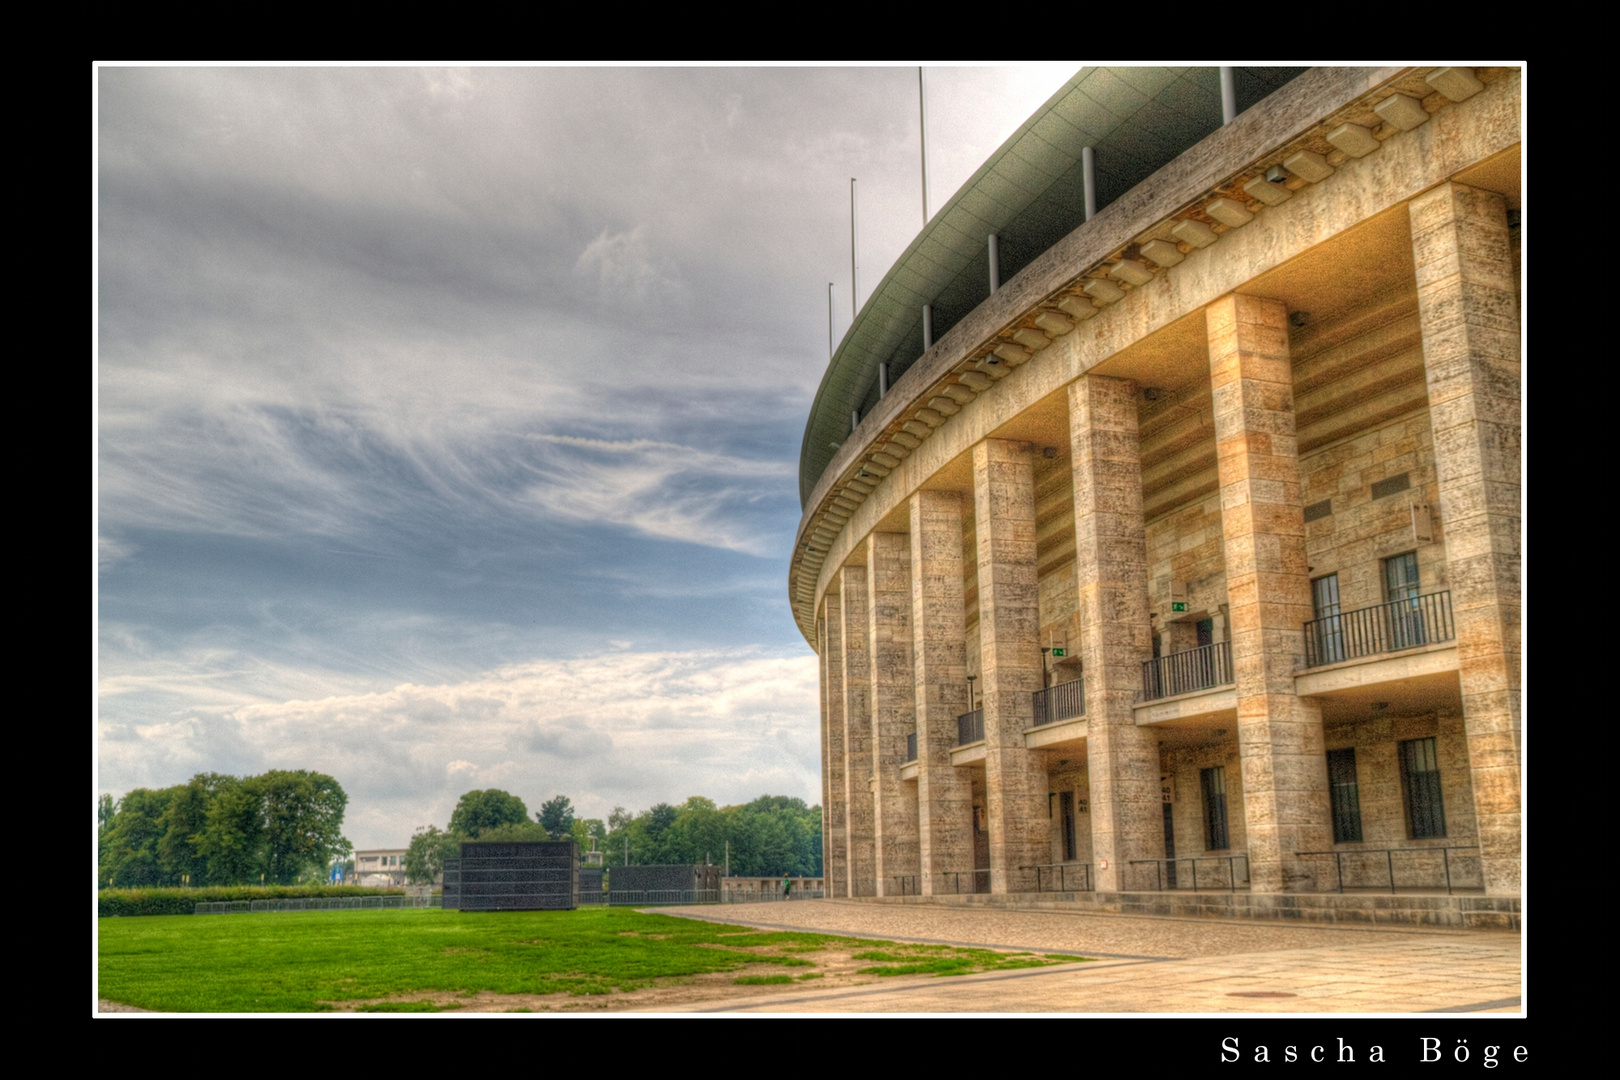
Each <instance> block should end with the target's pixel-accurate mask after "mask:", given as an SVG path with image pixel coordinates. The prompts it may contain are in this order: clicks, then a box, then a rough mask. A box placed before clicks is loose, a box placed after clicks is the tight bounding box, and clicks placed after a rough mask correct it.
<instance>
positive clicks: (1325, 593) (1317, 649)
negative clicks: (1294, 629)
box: [1311, 574, 1345, 664]
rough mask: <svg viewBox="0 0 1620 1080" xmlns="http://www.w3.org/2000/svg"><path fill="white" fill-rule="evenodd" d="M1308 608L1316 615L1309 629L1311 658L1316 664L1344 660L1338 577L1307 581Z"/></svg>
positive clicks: (1330, 575) (1334, 662) (1329, 576)
mask: <svg viewBox="0 0 1620 1080" xmlns="http://www.w3.org/2000/svg"><path fill="white" fill-rule="evenodd" d="M1311 607H1312V608H1313V609H1315V612H1316V622H1315V623H1314V624H1313V625H1312V626H1311V649H1312V652H1313V653H1315V655H1314V656H1313V657H1312V659H1313V660H1314V661H1315V663H1318V664H1336V663H1338V662H1339V661H1340V660H1343V659H1344V658H1345V651H1344V626H1343V625H1342V624H1341V622H1340V620H1339V575H1338V574H1329V575H1328V576H1327V577H1319V578H1317V579H1316V580H1314V581H1312V582H1311Z"/></svg>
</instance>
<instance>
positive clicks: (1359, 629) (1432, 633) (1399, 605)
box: [1305, 591, 1457, 667]
mask: <svg viewBox="0 0 1620 1080" xmlns="http://www.w3.org/2000/svg"><path fill="white" fill-rule="evenodd" d="M1456 636H1457V634H1456V630H1455V628H1454V627H1453V626H1452V623H1451V593H1450V592H1449V591H1447V592H1437V593H1429V594H1428V595H1426V596H1413V597H1408V598H1407V599H1405V600H1392V601H1390V602H1389V603H1387V604H1375V605H1374V606H1372V607H1365V608H1358V609H1356V610H1355V611H1346V612H1344V613H1343V614H1339V615H1326V616H1323V617H1322V618H1320V619H1312V620H1311V621H1310V622H1308V623H1306V624H1305V666H1306V667H1320V666H1321V665H1323V664H1337V663H1338V662H1339V661H1341V660H1354V659H1356V658H1357V657H1361V656H1376V655H1377V654H1378V653H1385V652H1399V651H1400V650H1402V649H1415V648H1417V647H1418V646H1419V645H1427V644H1429V643H1430V642H1432V641H1450V640H1451V639H1452V638H1454V637H1456Z"/></svg>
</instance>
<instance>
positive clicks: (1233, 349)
mask: <svg viewBox="0 0 1620 1080" xmlns="http://www.w3.org/2000/svg"><path fill="white" fill-rule="evenodd" d="M1205 316H1206V319H1207V327H1208V331H1209V362H1210V375H1211V382H1212V387H1213V390H1214V410H1215V452H1216V467H1217V470H1218V473H1219V477H1220V484H1221V531H1222V535H1223V539H1224V543H1225V549H1226V582H1227V593H1228V596H1229V598H1230V609H1229V612H1228V617H1229V619H1230V623H1231V634H1232V667H1233V674H1234V677H1235V681H1236V683H1237V699H1238V709H1237V711H1238V751H1239V754H1240V755H1241V760H1242V765H1243V796H1244V798H1243V809H1244V819H1245V824H1246V826H1247V832H1248V853H1249V870H1250V874H1251V875H1252V881H1253V888H1254V890H1255V891H1256V892H1298V891H1306V890H1309V889H1311V888H1313V887H1314V886H1315V876H1314V868H1313V865H1312V863H1313V861H1315V862H1319V861H1320V860H1310V859H1300V858H1296V857H1295V852H1299V851H1326V850H1331V848H1332V844H1333V833H1332V829H1331V825H1330V823H1331V821H1332V818H1331V815H1330V812H1329V809H1328V780H1327V757H1326V755H1325V753H1324V752H1323V746H1322V710H1321V706H1319V705H1318V704H1317V703H1316V702H1314V701H1310V700H1308V699H1302V698H1300V697H1298V696H1297V695H1295V693H1294V671H1295V665H1296V663H1299V662H1302V661H1303V658H1304V654H1305V642H1304V624H1305V622H1306V621H1308V620H1309V619H1310V618H1311V615H1312V610H1311V585H1310V571H1309V568H1308V567H1307V566H1306V563H1305V514H1304V508H1303V507H1302V505H1301V504H1300V479H1299V447H1298V442H1297V440H1296V439H1295V436H1294V411H1293V409H1294V386H1293V373H1292V370H1291V366H1290V363H1289V357H1288V312H1287V310H1286V308H1285V307H1284V306H1283V304H1282V303H1281V302H1279V301H1276V300H1263V299H1260V298H1258V297H1253V296H1239V295H1232V296H1226V297H1223V298H1222V299H1220V300H1217V301H1216V302H1215V303H1213V304H1211V305H1210V306H1209V307H1208V309H1206V312H1205Z"/></svg>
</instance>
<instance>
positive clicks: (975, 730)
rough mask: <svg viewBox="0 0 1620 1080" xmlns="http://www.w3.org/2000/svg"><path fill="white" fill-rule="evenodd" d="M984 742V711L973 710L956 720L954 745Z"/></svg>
mask: <svg viewBox="0 0 1620 1080" xmlns="http://www.w3.org/2000/svg"><path fill="white" fill-rule="evenodd" d="M983 741H984V710H983V709H974V710H973V711H972V712H965V713H963V714H962V715H961V716H958V717H957V718H956V745H957V746H966V745H968V744H969V743H976V742H983Z"/></svg>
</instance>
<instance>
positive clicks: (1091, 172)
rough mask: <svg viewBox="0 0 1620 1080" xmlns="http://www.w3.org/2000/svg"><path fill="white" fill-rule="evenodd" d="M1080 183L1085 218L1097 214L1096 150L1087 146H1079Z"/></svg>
mask: <svg viewBox="0 0 1620 1080" xmlns="http://www.w3.org/2000/svg"><path fill="white" fill-rule="evenodd" d="M1080 185H1081V188H1082V189H1083V190H1084V191H1085V197H1086V220H1087V221H1090V220H1091V219H1092V218H1093V217H1095V216H1096V214H1097V151H1095V150H1093V149H1092V148H1091V147H1089V146H1082V147H1081V148H1080Z"/></svg>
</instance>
